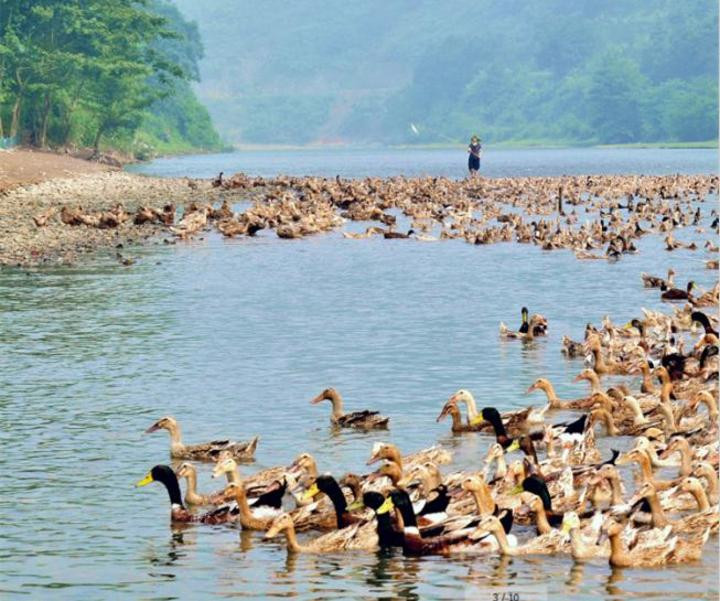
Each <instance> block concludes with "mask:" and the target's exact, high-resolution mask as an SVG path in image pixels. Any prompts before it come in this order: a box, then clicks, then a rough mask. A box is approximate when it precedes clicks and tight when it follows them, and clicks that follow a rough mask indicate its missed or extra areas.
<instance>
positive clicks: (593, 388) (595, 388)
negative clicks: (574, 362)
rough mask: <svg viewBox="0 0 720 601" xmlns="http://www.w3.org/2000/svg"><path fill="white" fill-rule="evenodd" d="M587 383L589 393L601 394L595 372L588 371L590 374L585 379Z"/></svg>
mask: <svg viewBox="0 0 720 601" xmlns="http://www.w3.org/2000/svg"><path fill="white" fill-rule="evenodd" d="M587 379H588V381H589V382H590V393H591V394H594V393H596V392H602V390H601V389H600V378H599V377H598V375H597V372H596V371H594V370H592V369H591V370H590V373H589V374H588V377H587Z"/></svg>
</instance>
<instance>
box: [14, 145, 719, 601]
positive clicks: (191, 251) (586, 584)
mask: <svg viewBox="0 0 720 601" xmlns="http://www.w3.org/2000/svg"><path fill="white" fill-rule="evenodd" d="M664 156H665V155H663V157H664ZM588 160H589V159H588ZM658 160H660V159H658ZM662 160H666V158H662ZM570 167H571V166H567V165H563V164H554V166H553V168H555V169H556V170H558V171H563V172H571V171H572V168H570ZM631 168H632V166H631V165H628V167H627V170H630V169H631ZM674 170H676V169H671V171H674ZM677 170H680V169H677ZM701 206H702V207H703V212H704V213H705V214H709V210H710V207H711V204H708V203H706V204H703V205H701ZM712 206H714V205H712ZM707 236H708V234H704V235H700V234H695V233H694V232H693V231H692V230H691V229H685V230H682V231H681V232H680V233H679V234H678V236H677V237H678V238H680V239H682V240H689V239H692V238H694V239H697V240H699V241H701V242H704V240H705V239H706V238H707ZM639 247H640V250H641V252H640V253H639V254H637V255H635V256H628V257H626V258H623V259H622V260H621V261H620V262H618V263H616V264H608V263H606V262H603V261H593V262H589V263H582V262H579V261H577V260H575V259H574V257H573V256H572V255H571V254H570V253H567V252H564V251H557V252H552V253H544V252H542V251H540V250H538V249H536V248H530V247H527V246H523V247H518V246H516V245H514V244H497V245H492V246H483V247H475V246H471V245H467V244H464V243H458V242H455V241H448V242H443V243H436V244H423V243H415V242H412V241H410V242H405V241H403V242H400V243H398V244H392V243H391V242H387V241H384V240H363V241H354V240H345V239H343V238H342V237H341V236H340V235H339V234H338V233H336V232H335V233H331V234H328V235H323V236H317V237H314V238H311V239H307V240H299V241H292V242H283V241H278V240H276V239H275V238H273V237H272V236H267V235H265V236H263V235H261V236H259V237H258V238H257V239H255V240H235V241H225V240H223V239H221V238H218V237H215V236H208V237H207V239H206V240H204V241H196V242H193V243H189V244H179V245H176V246H171V247H168V246H162V245H161V246H158V247H151V248H145V249H140V250H138V251H137V254H138V255H139V261H138V263H137V264H136V265H135V266H134V267H133V268H132V269H126V268H120V267H118V266H117V265H116V263H115V261H114V260H113V258H112V257H108V258H107V260H105V259H103V258H100V259H99V260H98V262H97V263H96V264H94V265H91V266H88V267H84V268H78V269H72V270H70V269H64V268H57V269H44V270H35V271H30V272H25V271H20V270H7V271H2V272H0V325H1V326H2V327H0V408H1V411H0V420H1V423H0V426H1V427H0V443H1V444H2V449H3V461H4V462H5V465H6V466H7V467H6V469H5V470H3V472H4V475H5V479H4V484H3V494H2V496H1V497H0V515H1V516H3V517H2V518H0V520H2V532H3V537H4V538H3V545H1V546H0V559H1V560H2V572H3V578H2V583H0V590H2V591H3V593H2V594H3V596H8V597H10V598H14V597H15V596H20V595H22V594H23V593H24V594H25V596H29V598H44V595H43V594H38V593H37V590H38V589H43V592H44V589H48V588H52V589H53V598H61V599H77V598H78V597H87V598H106V597H112V596H115V595H119V594H125V595H126V596H128V597H129V598H132V599H141V598H143V599H144V598H154V599H156V598H165V599H171V598H174V599H200V598H203V599H204V598H208V597H210V596H220V597H243V598H270V597H297V598H298V599H315V598H322V597H327V596H337V597H343V598H357V599H365V598H405V599H420V598H422V599H425V598H432V599H458V598H463V597H464V596H465V594H466V591H476V590H478V591H484V590H487V589H488V588H489V587H492V586H496V585H500V586H502V587H508V588H509V589H512V587H521V588H522V589H533V587H535V588H534V589H533V590H545V588H546V589H547V591H548V598H568V597H571V598H573V599H597V598H608V597H610V598H617V599H620V598H623V599H627V598H642V597H648V596H652V597H653V598H658V599H674V598H678V597H682V598H716V597H717V562H718V554H717V537H714V538H713V539H712V540H711V541H710V542H709V543H708V545H707V546H706V551H705V555H704V557H703V560H702V561H701V562H698V563H697V564H691V565H687V566H682V567H676V568H670V569H663V570H624V571H621V572H619V571H615V570H611V569H610V568H609V567H608V565H607V562H606V561H601V560H597V561H590V562H588V563H585V564H576V563H574V562H573V561H572V560H571V559H570V558H568V557H561V556H558V557H544V558H513V559H507V558H499V557H484V558H473V557H459V558H456V559H453V560H452V561H450V560H447V559H443V558H423V559H406V558H404V557H402V556H401V555H399V554H397V553H392V554H378V555H375V554H367V553H348V554H328V555H322V556H304V555H299V556H292V555H288V554H287V551H286V549H285V545H284V543H283V542H280V541H272V542H268V541H263V540H262V539H261V534H258V533H247V532H240V531H239V530H238V529H236V528H232V527H221V526H218V527H208V526H188V527H185V528H172V529H171V528H170V527H169V525H168V502H167V495H166V493H165V491H164V490H163V489H162V488H161V487H159V486H155V485H153V486H148V487H145V488H143V489H135V488H133V483H134V482H136V481H137V480H138V479H139V478H141V477H142V476H143V475H144V474H145V473H146V472H147V470H148V468H150V467H151V466H152V465H153V464H155V463H160V462H167V461H168V438H167V436H166V433H164V432H161V433H157V434H152V435H146V436H145V435H143V434H142V432H143V431H144V430H145V429H146V428H147V427H148V426H149V425H150V424H151V423H152V422H153V421H155V420H156V419H157V418H159V417H160V416H162V415H165V414H173V415H175V416H176V417H177V418H178V419H179V421H180V423H181V424H182V426H183V432H184V437H185V438H186V439H187V440H188V441H189V442H193V441H203V440H210V439H211V438H213V437H217V436H233V437H236V438H247V437H249V436H251V435H254V434H259V435H260V445H259V447H258V453H257V462H256V464H255V465H253V466H246V467H243V468H242V471H243V472H244V473H249V472H250V471H252V470H254V469H256V468H262V467H267V466H270V465H278V464H287V463H289V462H290V461H291V460H292V459H293V458H294V456H295V455H296V454H297V453H299V452H301V451H307V452H311V453H313V454H314V455H315V457H316V459H317V462H318V467H319V469H320V470H321V471H325V470H328V471H332V472H334V473H336V474H341V473H343V472H345V471H351V470H352V471H358V472H364V471H365V470H366V469H367V468H366V466H365V461H366V459H367V457H368V455H369V450H370V447H371V445H372V443H373V442H376V441H379V440H388V439H389V440H392V441H394V442H396V443H397V444H398V445H399V446H400V447H401V448H402V449H407V450H413V449H417V448H421V447H424V446H429V445H431V444H433V443H435V442H436V441H441V442H442V443H443V444H446V445H448V446H449V447H451V448H452V449H453V451H454V452H455V457H456V461H455V465H453V469H455V468H456V467H457V468H458V469H465V468H470V467H477V466H478V464H479V461H480V460H481V458H482V457H483V455H484V453H485V452H486V450H487V447H488V444H489V442H490V439H489V438H488V437H486V436H483V435H476V434H469V435H465V436H453V435H452V434H450V433H449V424H447V423H440V424H436V423H435V417H436V415H437V412H438V409H439V407H440V406H441V404H442V402H443V401H444V400H445V399H447V397H448V396H449V395H450V394H451V393H452V392H454V391H455V390H457V389H458V388H461V387H464V388H469V389H470V390H472V391H473V392H474V393H475V395H476V397H477V398H478V400H479V402H480V403H482V404H493V405H496V406H498V407H499V408H501V409H503V408H510V407H519V406H526V405H527V404H528V403H530V402H532V403H536V404H539V403H540V402H541V398H540V397H535V396H530V397H528V396H526V395H525V393H524V391H525V390H526V389H527V387H528V385H529V384H530V383H531V382H532V381H533V380H535V379H536V378H537V377H539V376H545V377H548V378H549V379H550V380H551V381H552V382H553V383H554V384H556V389H557V392H558V395H559V396H561V397H565V398H574V397H577V396H580V395H581V394H582V393H583V392H584V391H585V387H584V386H583V385H582V384H580V383H574V382H572V379H573V377H574V376H575V375H576V374H577V373H578V371H579V370H580V369H581V363H579V362H576V361H573V362H569V361H567V360H565V359H563V357H562V356H561V354H560V352H559V349H560V341H561V338H562V335H563V334H568V335H570V336H571V337H573V338H575V339H577V338H580V337H581V336H582V331H583V328H584V325H585V323H587V322H588V321H591V322H594V323H598V322H599V321H600V320H601V319H602V318H603V316H605V315H610V316H611V317H612V319H613V321H614V322H616V323H624V322H626V321H628V320H629V319H631V318H632V317H634V316H636V315H637V314H638V311H639V308H640V307H646V308H649V309H656V308H661V307H662V308H664V309H668V306H667V305H663V304H662V303H660V301H659V299H658V293H657V291H650V290H645V289H643V287H642V283H641V281H640V278H639V273H640V272H641V271H647V272H651V273H657V274H663V273H665V270H666V269H667V267H668V266H670V265H672V266H673V267H674V268H675V270H676V271H677V272H678V275H677V279H678V281H682V282H684V281H685V280H686V279H688V278H690V277H692V279H694V280H695V281H696V282H697V283H698V284H699V285H701V286H703V287H706V288H707V287H709V286H711V285H712V284H713V283H714V277H716V274H714V273H713V272H711V271H708V270H705V269H704V268H703V263H702V259H704V258H705V254H704V252H703V251H698V252H694V253H693V252H690V251H686V250H680V251H675V252H673V253H667V252H666V251H664V250H663V245H662V243H661V242H660V241H659V240H657V239H650V238H646V239H643V240H641V241H640V243H639ZM390 249H391V250H390ZM523 305H527V306H529V307H530V309H531V311H533V312H534V311H537V312H541V313H543V314H544V315H546V316H547V317H548V318H549V321H550V332H549V336H548V337H547V339H545V340H539V341H537V342H536V343H534V344H533V345H531V346H528V347H523V346H522V345H520V344H517V343H515V342H501V341H500V340H499V339H498V336H497V327H498V323H499V322H500V321H501V320H502V321H505V322H506V323H507V322H509V323H510V324H514V323H515V321H519V310H520V307H521V306H523ZM634 385H635V386H637V385H639V382H635V383H634ZM327 386H335V387H337V388H338V389H339V390H340V391H341V392H342V393H343V396H344V397H345V398H346V403H347V406H348V408H349V409H353V408H358V409H360V408H365V407H369V408H375V409H378V410H380V411H382V412H383V413H385V414H387V415H390V416H391V429H390V431H389V432H386V433H378V432H373V433H353V432H342V433H340V434H334V433H333V432H332V431H331V429H330V427H329V424H328V418H329V414H328V408H327V406H311V405H310V404H309V400H310V399H311V398H313V397H314V396H315V395H316V394H317V393H318V392H320V390H322V389H323V388H325V387H327ZM628 443H629V441H627V440H625V441H622V440H617V439H614V440H613V446H615V445H620V447H622V448H624V446H626V445H627V444H628ZM600 445H601V448H602V450H603V452H604V453H605V454H607V452H608V446H609V443H608V440H607V439H606V438H600ZM625 474H626V475H629V474H630V470H625ZM217 486H218V484H217V482H216V481H215V480H211V479H210V470H209V467H208V466H200V468H199V482H198V487H199V489H200V490H201V491H203V492H206V491H212V490H215V489H216V488H217ZM310 536H312V535H310ZM28 593H29V595H28ZM468 594H469V593H468Z"/></svg>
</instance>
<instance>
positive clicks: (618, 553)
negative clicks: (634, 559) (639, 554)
mask: <svg viewBox="0 0 720 601" xmlns="http://www.w3.org/2000/svg"><path fill="white" fill-rule="evenodd" d="M608 538H609V539H610V563H611V564H614V565H618V564H625V563H627V552H626V551H625V548H624V547H623V544H622V540H621V539H620V533H617V534H611V535H609V536H608Z"/></svg>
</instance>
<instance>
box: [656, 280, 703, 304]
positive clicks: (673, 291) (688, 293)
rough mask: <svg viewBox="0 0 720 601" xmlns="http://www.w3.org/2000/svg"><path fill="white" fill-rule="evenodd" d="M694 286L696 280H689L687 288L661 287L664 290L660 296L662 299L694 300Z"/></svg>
mask: <svg viewBox="0 0 720 601" xmlns="http://www.w3.org/2000/svg"><path fill="white" fill-rule="evenodd" d="M694 287H695V282H693V281H692V280H691V281H689V282H688V284H687V288H686V289H685V290H682V289H680V288H667V287H666V288H661V290H663V292H662V294H661V295H660V298H661V299H662V300H692V289H693V288H694Z"/></svg>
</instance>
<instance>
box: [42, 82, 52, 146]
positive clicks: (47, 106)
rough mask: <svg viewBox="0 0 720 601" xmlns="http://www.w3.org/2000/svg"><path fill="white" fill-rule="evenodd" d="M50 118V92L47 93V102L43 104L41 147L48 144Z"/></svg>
mask: <svg viewBox="0 0 720 601" xmlns="http://www.w3.org/2000/svg"><path fill="white" fill-rule="evenodd" d="M49 118H50V93H49V92H48V93H47V94H45V104H44V105H43V114H42V124H41V126H40V147H41V148H45V147H46V146H47V130H48V121H49Z"/></svg>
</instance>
